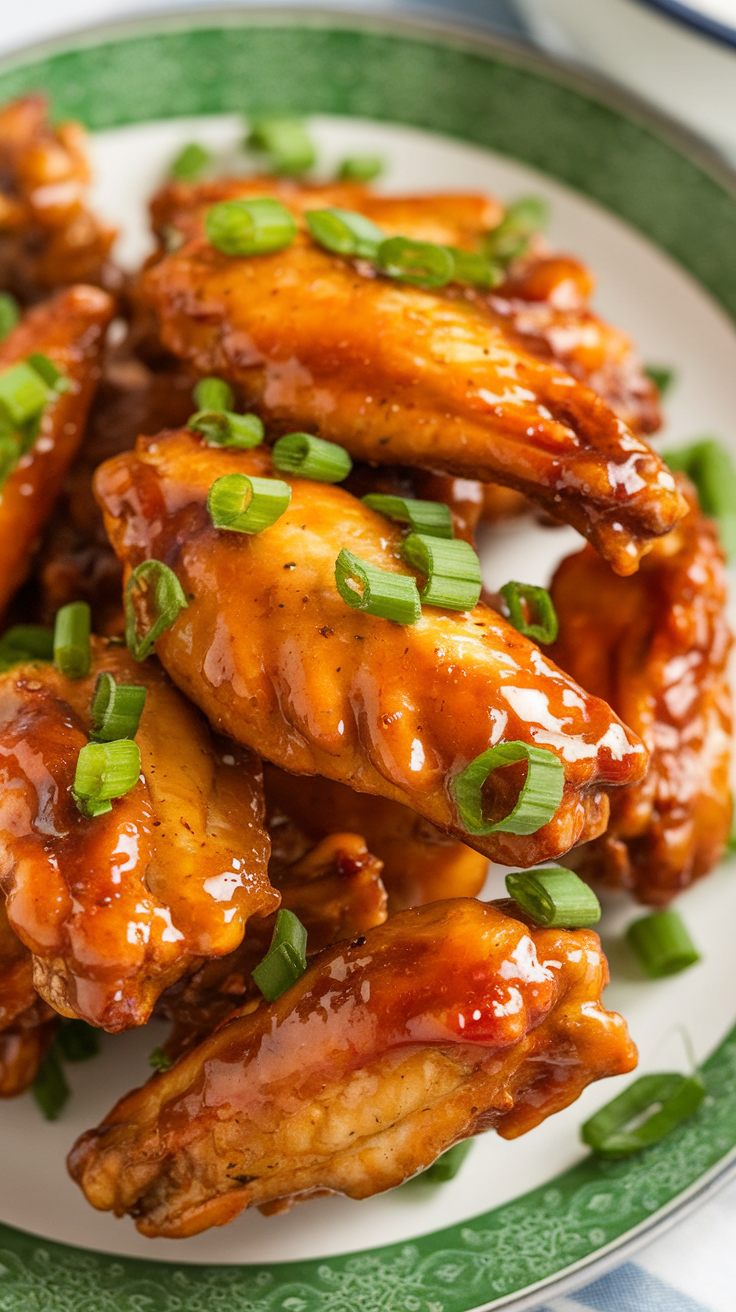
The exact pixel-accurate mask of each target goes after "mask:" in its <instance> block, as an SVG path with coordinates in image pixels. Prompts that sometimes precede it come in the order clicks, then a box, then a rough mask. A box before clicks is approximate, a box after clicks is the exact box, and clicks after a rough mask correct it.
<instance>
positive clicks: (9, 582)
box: [0, 287, 113, 612]
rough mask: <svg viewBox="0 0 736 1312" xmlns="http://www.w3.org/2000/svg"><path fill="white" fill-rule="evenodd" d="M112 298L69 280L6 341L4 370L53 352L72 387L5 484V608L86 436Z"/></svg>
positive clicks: (52, 407)
mask: <svg viewBox="0 0 736 1312" xmlns="http://www.w3.org/2000/svg"><path fill="white" fill-rule="evenodd" d="M112 312H113V302H112V300H111V299H110V297H109V296H108V295H107V294H106V293H105V292H102V291H99V290H98V289H97V288H96V287H70V288H69V289H68V290H67V291H64V292H59V293H57V295H56V296H54V297H52V298H51V300H49V301H46V302H44V304H43V305H38V306H36V307H35V309H33V310H30V311H29V312H28V314H27V315H26V316H25V318H24V319H23V321H22V322H21V323H19V324H18V326H17V327H16V328H15V329H14V330H13V331H12V332H11V333H10V334H9V335H8V337H6V339H5V341H4V342H2V343H0V372H2V371H4V370H5V369H8V368H9V367H10V366H11V365H14V364H17V363H18V362H19V361H21V360H25V359H27V357H28V356H29V355H31V354H34V353H40V354H43V355H47V356H48V357H49V359H50V360H52V361H53V363H54V364H55V365H57V367H58V368H59V369H61V370H62V371H63V372H64V373H65V374H66V376H67V378H68V379H69V381H70V383H71V388H70V390H69V391H66V392H62V393H60V394H59V395H57V396H56V397H55V398H53V399H51V400H50V401H49V403H48V404H47V406H46V409H45V411H44V415H43V419H42V421H41V429H40V433H39V436H38V437H37V438H36V441H35V443H34V445H33V447H32V448H31V450H30V451H28V452H27V453H26V454H25V455H24V456H21V458H20V461H19V462H18V465H17V466H16V468H15V469H14V470H13V471H12V472H11V473H10V475H9V476H8V478H7V479H6V480H5V483H4V484H3V485H2V489H1V490H0V559H1V560H2V562H3V569H2V574H1V575H0V612H1V611H2V610H4V608H5V607H6V606H7V604H8V601H9V600H10V598H11V597H12V595H13V593H14V592H15V590H16V588H17V587H18V586H19V585H20V584H21V583H22V582H23V580H24V578H25V577H26V575H27V573H28V571H29V569H30V567H31V552H32V549H33V547H34V545H35V542H36V539H37V537H38V535H39V533H40V531H41V529H42V528H43V526H44V523H45V522H46V520H47V519H48V517H49V515H50V513H51V510H52V508H53V505H54V502H55V501H56V498H57V497H58V495H59V493H60V491H61V487H62V484H63V481H64V476H65V474H66V471H67V469H68V467H69V465H70V464H71V462H72V460H73V459H74V456H75V454H76V452H77V450H78V448H79V445H80V443H81V441H82V435H83V432H84V425H85V421H86V418H87V411H88V409H89V406H90V402H91V400H92V396H93V394H94V390H95V387H96V385H97V379H98V377H99V364H98V361H99V355H100V349H101V346H102V340H103V337H104V333H105V329H106V328H107V325H108V323H109V321H110V318H111V317H112Z"/></svg>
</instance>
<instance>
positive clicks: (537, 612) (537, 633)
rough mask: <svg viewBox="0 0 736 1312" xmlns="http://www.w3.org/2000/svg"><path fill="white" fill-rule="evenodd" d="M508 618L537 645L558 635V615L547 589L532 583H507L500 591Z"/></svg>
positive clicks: (550, 640)
mask: <svg viewBox="0 0 736 1312" xmlns="http://www.w3.org/2000/svg"><path fill="white" fill-rule="evenodd" d="M500 592H501V596H502V597H503V599H504V601H505V603H506V609H507V612H508V618H509V620H510V622H511V623H512V624H513V626H514V628H515V629H518V630H519V633H523V635H524V637H525V638H533V640H534V641H535V642H544V643H547V642H554V640H555V638H556V637H557V634H558V632H559V627H560V626H559V623H558V620H557V612H556V610H555V608H554V605H553V603H552V598H551V597H550V595H549V593H548V592H547V589H546V588H535V587H532V585H531V584H530V583H516V582H513V581H512V582H511V583H504V585H503V587H502V588H501V589H500Z"/></svg>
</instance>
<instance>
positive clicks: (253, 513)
mask: <svg viewBox="0 0 736 1312" xmlns="http://www.w3.org/2000/svg"><path fill="white" fill-rule="evenodd" d="M290 501H291V488H290V487H289V484H288V483H283V482H282V481H281V479H280V478H255V477H250V476H249V475H248V474H223V476H222V478H217V479H215V481H214V483H213V484H212V487H211V488H210V491H209V496H208V497H207V510H208V511H209V516H210V519H211V520H212V523H213V524H214V526H215V528H222V529H228V530H229V531H230V532H231V533H251V534H253V533H263V531H264V529H267V528H270V527H271V525H272V524H275V523H276V520H277V519H280V518H281V516H282V515H283V513H284V511H285V510H286V509H287V508H288V505H289V502H290Z"/></svg>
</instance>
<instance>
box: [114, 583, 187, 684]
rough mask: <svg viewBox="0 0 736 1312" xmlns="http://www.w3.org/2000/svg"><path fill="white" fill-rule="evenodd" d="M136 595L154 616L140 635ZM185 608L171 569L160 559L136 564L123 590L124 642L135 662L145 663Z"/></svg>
mask: <svg viewBox="0 0 736 1312" xmlns="http://www.w3.org/2000/svg"><path fill="white" fill-rule="evenodd" d="M136 594H139V601H140V602H141V603H144V604H145V609H146V611H147V612H148V613H149V615H151V616H152V617H153V618H152V622H151V624H150V627H149V628H148V629H146V630H145V632H143V633H140V632H139V628H138V616H137V613H136V604H135V603H136ZM186 606H187V599H186V597H185V596H184V590H183V588H182V586H181V583H180V582H179V580H178V578H177V577H176V574H175V573H174V571H173V569H169V567H168V565H164V563H163V561H161V560H144V561H142V562H141V564H140V565H137V566H136V568H135V569H134V570H133V573H132V574H131V576H130V578H129V579H128V583H127V586H126V588H125V641H126V643H127V644H128V651H129V652H130V654H131V656H133V657H135V659H136V660H137V661H143V660H145V659H146V656H148V654H149V652H151V651H152V650H153V645H154V643H155V642H156V641H157V640H158V639H159V638H160V637H161V634H162V633H163V632H164V631H165V630H166V629H168V628H169V626H170V625H171V624H173V623H174V620H175V619H176V617H177V615H178V614H179V611H180V610H185V609H186Z"/></svg>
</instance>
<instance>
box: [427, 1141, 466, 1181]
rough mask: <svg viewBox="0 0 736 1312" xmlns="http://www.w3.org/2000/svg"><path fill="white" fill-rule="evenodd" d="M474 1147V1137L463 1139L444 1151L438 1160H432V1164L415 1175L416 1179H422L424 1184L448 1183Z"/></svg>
mask: <svg viewBox="0 0 736 1312" xmlns="http://www.w3.org/2000/svg"><path fill="white" fill-rule="evenodd" d="M472 1147H473V1140H472V1139H463V1140H462V1141H461V1142H460V1143H455V1144H453V1145H452V1148H448V1149H447V1152H445V1153H442V1155H441V1156H440V1157H438V1158H437V1160H436V1162H432V1165H431V1166H428V1167H427V1169H426V1171H422V1172H421V1173H420V1174H419V1175H417V1176H415V1179H417V1180H421V1181H422V1183H423V1184H447V1182H448V1180H454V1179H455V1176H456V1175H457V1173H458V1171H459V1170H460V1167H461V1166H462V1164H463V1162H464V1161H465V1158H466V1157H467V1155H468V1153H469V1152H470V1149H471V1148H472Z"/></svg>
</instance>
